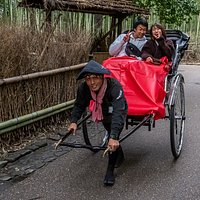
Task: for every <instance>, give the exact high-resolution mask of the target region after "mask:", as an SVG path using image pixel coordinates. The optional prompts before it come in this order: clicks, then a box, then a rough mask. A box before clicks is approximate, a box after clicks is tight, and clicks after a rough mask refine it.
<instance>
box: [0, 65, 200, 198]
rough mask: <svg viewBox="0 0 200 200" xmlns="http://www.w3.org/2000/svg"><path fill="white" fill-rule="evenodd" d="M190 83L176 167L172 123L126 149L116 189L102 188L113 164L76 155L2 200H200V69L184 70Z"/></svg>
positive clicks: (161, 123) (143, 134)
mask: <svg viewBox="0 0 200 200" xmlns="http://www.w3.org/2000/svg"><path fill="white" fill-rule="evenodd" d="M180 71H181V73H183V74H184V77H185V82H186V85H185V92H186V105H187V107H186V111H187V123H186V134H185V140H184V148H183V151H182V154H181V156H180V158H179V159H178V160H177V161H174V159H173V156H172V154H171V150H170V142H169V120H159V121H158V122H156V128H155V129H153V130H152V131H151V132H148V131H147V128H145V127H142V128H141V129H139V130H138V131H137V132H136V134H135V135H132V136H131V137H130V138H129V139H127V140H125V141H124V142H123V143H122V146H123V148H124V152H125V157H126V160H125V162H124V163H123V165H122V166H121V167H120V168H119V169H117V170H116V184H115V185H114V186H113V187H104V186H103V184H102V181H103V177H104V173H105V168H106V164H107V158H103V157H102V152H100V153H97V154H92V153H91V152H90V151H89V150H80V149H73V150H72V151H70V152H68V153H67V154H65V155H63V156H60V157H59V158H57V159H56V160H54V161H53V162H50V163H49V164H48V165H45V166H44V167H42V168H40V169H38V170H37V171H36V172H34V173H33V174H31V175H30V176H29V177H28V178H26V179H24V180H23V181H21V182H18V183H15V184H14V185H13V186H11V187H8V188H7V189H5V190H4V191H3V192H2V193H1V194H0V199H2V200H31V199H32V200H33V199H39V200H40V199H41V200H68V199H70V200H90V199H92V200H95V199H97V200H105V199H107V200H172V199H173V200H197V199H200V181H199V180H200V167H199V166H200V158H199V152H200V145H199V143H200V134H199V133H200V123H199V114H200V103H199V98H200V66H186V65H182V66H180Z"/></svg>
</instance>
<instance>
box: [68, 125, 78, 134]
mask: <svg viewBox="0 0 200 200" xmlns="http://www.w3.org/2000/svg"><path fill="white" fill-rule="evenodd" d="M76 129H77V124H76V123H71V124H70V125H69V127H68V131H71V130H72V133H73V135H75V132H76Z"/></svg>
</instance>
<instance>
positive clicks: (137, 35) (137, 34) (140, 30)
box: [134, 24, 147, 38]
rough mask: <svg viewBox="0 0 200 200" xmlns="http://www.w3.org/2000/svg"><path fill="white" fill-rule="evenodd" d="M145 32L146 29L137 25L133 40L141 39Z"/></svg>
mask: <svg viewBox="0 0 200 200" xmlns="http://www.w3.org/2000/svg"><path fill="white" fill-rule="evenodd" d="M146 32H147V27H146V26H143V25H142V24H139V25H138V26H137V27H136V28H135V29H134V38H142V37H144V35H145V34H146Z"/></svg>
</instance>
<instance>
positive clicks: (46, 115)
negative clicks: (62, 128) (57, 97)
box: [0, 105, 73, 135]
mask: <svg viewBox="0 0 200 200" xmlns="http://www.w3.org/2000/svg"><path fill="white" fill-rule="evenodd" d="M72 107H73V105H69V106H67V107H64V108H62V109H59V110H55V111H54V112H50V113H47V114H45V115H42V116H40V117H36V118H33V119H30V120H28V121H24V122H22V123H19V124H16V125H13V126H9V127H7V128H5V129H2V130H0V135H2V134H4V133H7V132H10V131H13V130H16V129H18V128H21V127H24V126H27V125H29V124H32V123H34V122H37V121H40V120H42V119H45V118H48V117H51V116H53V115H55V114H58V113H61V112H63V111H65V110H68V109H70V108H72Z"/></svg>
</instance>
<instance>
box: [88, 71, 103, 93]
mask: <svg viewBox="0 0 200 200" xmlns="http://www.w3.org/2000/svg"><path fill="white" fill-rule="evenodd" d="M85 82H86V84H87V85H88V87H89V88H90V90H91V91H93V92H97V91H99V89H100V88H101V86H102V84H103V75H96V74H91V75H86V76H85Z"/></svg>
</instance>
